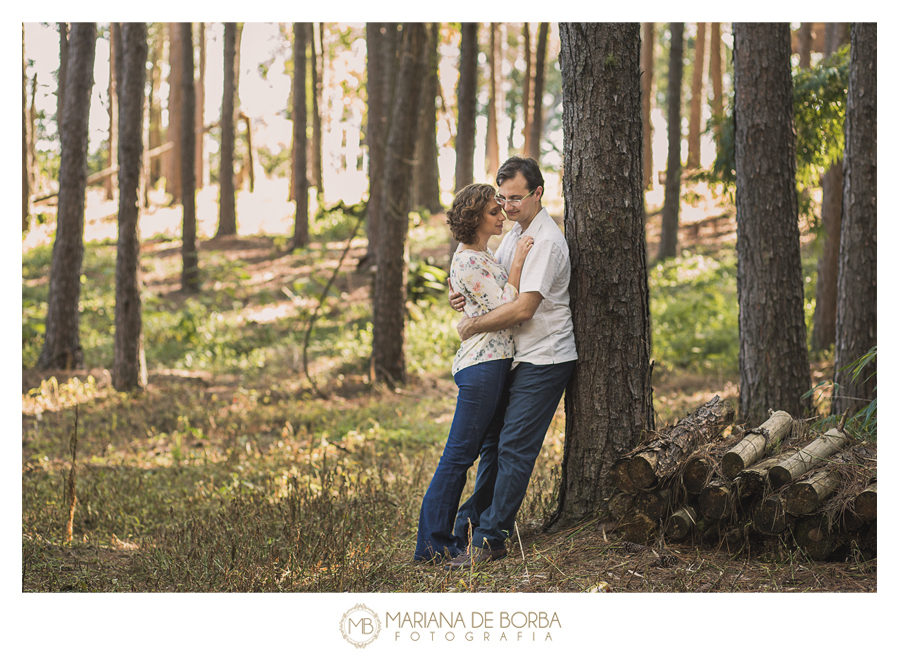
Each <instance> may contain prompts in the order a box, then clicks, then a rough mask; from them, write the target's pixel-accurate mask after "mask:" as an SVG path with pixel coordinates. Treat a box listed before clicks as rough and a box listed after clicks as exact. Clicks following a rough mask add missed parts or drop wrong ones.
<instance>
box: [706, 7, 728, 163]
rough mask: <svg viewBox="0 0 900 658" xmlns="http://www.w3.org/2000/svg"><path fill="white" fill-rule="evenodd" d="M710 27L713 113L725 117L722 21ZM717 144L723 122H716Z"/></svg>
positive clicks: (720, 136) (710, 74) (710, 73)
mask: <svg viewBox="0 0 900 658" xmlns="http://www.w3.org/2000/svg"><path fill="white" fill-rule="evenodd" d="M709 25H710V29H709V78H710V81H711V82H712V90H713V99H712V113H713V116H716V117H724V115H725V108H724V104H723V101H722V33H721V25H722V24H721V23H710V24H709ZM715 126H716V128H715V131H714V132H715V138H716V146H718V144H719V140H720V139H721V138H722V124H721V122H717V123H716V124H715Z"/></svg>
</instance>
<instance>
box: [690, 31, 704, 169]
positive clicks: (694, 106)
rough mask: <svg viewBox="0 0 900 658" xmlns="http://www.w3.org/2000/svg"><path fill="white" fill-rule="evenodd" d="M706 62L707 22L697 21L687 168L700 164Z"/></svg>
mask: <svg viewBox="0 0 900 658" xmlns="http://www.w3.org/2000/svg"><path fill="white" fill-rule="evenodd" d="M705 64H706V23H697V38H696V40H695V41H694V75H693V79H692V80H691V121H690V124H689V126H688V157H687V168H688V169H696V168H697V167H699V166H700V133H701V122H702V121H703V99H704V96H705V94H704V88H703V71H704V69H705Z"/></svg>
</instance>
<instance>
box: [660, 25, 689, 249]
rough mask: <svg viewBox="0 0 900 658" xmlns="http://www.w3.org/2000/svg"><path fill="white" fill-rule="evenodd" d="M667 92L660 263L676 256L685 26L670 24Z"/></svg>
mask: <svg viewBox="0 0 900 658" xmlns="http://www.w3.org/2000/svg"><path fill="white" fill-rule="evenodd" d="M669 34H670V35H671V45H670V50H669V53H670V56H669V89H668V104H669V109H668V117H667V119H668V125H667V126H666V130H667V131H668V140H669V150H668V154H667V155H668V158H667V162H666V196H665V201H663V211H662V227H661V229H660V234H659V254H658V258H659V259H660V260H662V259H664V258H674V257H675V255H676V254H677V252H678V212H679V210H680V208H681V79H682V77H683V69H684V23H671V24H670V25H669Z"/></svg>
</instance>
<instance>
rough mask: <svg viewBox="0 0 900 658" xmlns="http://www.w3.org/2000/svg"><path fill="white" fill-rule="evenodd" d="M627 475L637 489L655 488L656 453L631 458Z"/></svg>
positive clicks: (641, 454) (644, 453) (646, 453)
mask: <svg viewBox="0 0 900 658" xmlns="http://www.w3.org/2000/svg"><path fill="white" fill-rule="evenodd" d="M628 475H629V477H630V478H631V481H632V482H633V483H634V486H636V487H637V488H638V489H643V490H647V489H652V488H653V487H655V486H656V483H657V477H656V453H653V452H643V453H640V454H637V455H635V456H634V457H632V458H631V462H630V463H629V464H628Z"/></svg>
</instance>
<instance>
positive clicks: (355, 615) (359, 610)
mask: <svg viewBox="0 0 900 658" xmlns="http://www.w3.org/2000/svg"><path fill="white" fill-rule="evenodd" d="M380 632H381V620H380V619H379V618H378V615H377V614H375V612H373V611H372V610H371V609H370V608H368V607H366V606H364V605H363V604H362V603H360V604H357V605H355V606H353V607H352V608H350V609H349V610H348V611H347V612H345V613H344V616H343V617H342V618H341V635H343V636H344V639H345V640H347V642H349V643H350V644H352V645H353V646H355V647H356V648H357V649H362V648H363V647H365V646H367V645H369V644H370V643H372V642H374V641H375V638H377V637H378V633H380Z"/></svg>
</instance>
